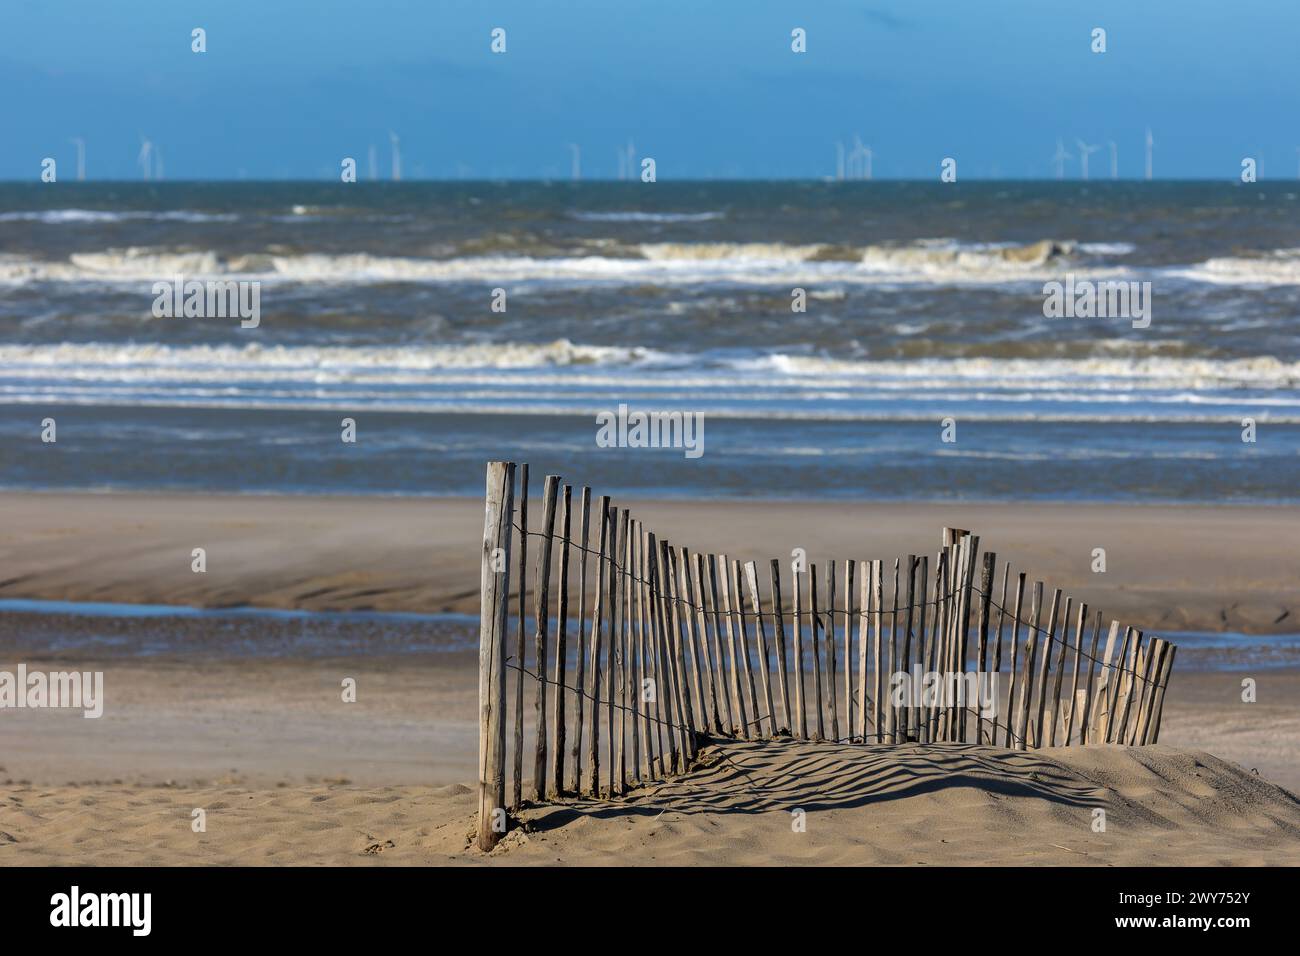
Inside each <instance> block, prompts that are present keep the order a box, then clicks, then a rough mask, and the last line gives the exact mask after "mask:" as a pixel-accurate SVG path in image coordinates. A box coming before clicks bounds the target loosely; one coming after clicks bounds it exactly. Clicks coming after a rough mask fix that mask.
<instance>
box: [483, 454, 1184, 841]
mask: <svg viewBox="0 0 1300 956" xmlns="http://www.w3.org/2000/svg"><path fill="white" fill-rule="evenodd" d="M540 512H541V514H540V520H539V521H538V523H537V524H536V525H533V526H530V524H529V522H530V520H537V519H536V518H535V517H533V516H535V515H536V511H534V512H533V514H532V515H530V509H529V500H528V466H527V465H520V466H516V465H515V464H514V463H513V462H500V461H497V462H490V463H489V464H488V466H487V506H486V515H485V520H484V527H483V571H482V614H481V621H480V642H479V720H480V726H479V824H478V845H479V846H480V847H481V848H482V849H484V850H488V849H491V848H492V847H493V846H494V845H495V844H496V842H497V840H498V839H500V837H501V836H502V835H503V834H504V833H505V830H506V823H507V819H508V816H507V811H508V810H509V809H510V808H514V807H518V806H520V805H521V804H522V803H523V802H524V799H525V797H527V798H528V799H531V800H536V801H541V800H545V799H547V798H548V797H551V796H565V795H568V796H574V795H582V794H587V795H592V796H617V795H620V794H623V793H625V792H627V791H628V790H629V789H630V787H632V786H636V785H640V784H641V783H643V782H645V781H647V780H651V779H655V778H659V777H663V776H665V775H667V774H670V773H675V772H681V771H683V770H684V769H686V767H687V766H688V765H689V764H690V762H691V760H692V759H693V758H694V756H695V754H696V753H697V751H698V750H699V748H700V747H701V745H702V743H703V742H704V741H705V740H706V739H707V738H708V737H709V736H715V737H735V738H742V739H752V738H756V737H772V736H793V737H797V738H800V739H805V740H819V741H830V742H836V743H861V744H897V743H909V742H918V743H933V742H938V741H957V742H968V743H982V744H988V745H1000V746H1004V747H1011V748H1015V749H1019V750H1025V749H1027V748H1033V747H1047V746H1067V747H1068V746H1071V745H1074V744H1085V743H1103V742H1104V743H1121V744H1129V745H1141V744H1147V743H1155V742H1156V741H1157V740H1158V739H1159V736H1160V716H1161V711H1162V709H1163V704H1164V696H1165V688H1166V686H1167V685H1168V679H1169V674H1170V672H1171V670H1172V668H1173V663H1174V655H1175V653H1176V651H1177V648H1176V646H1175V645H1173V644H1171V643H1169V642H1168V641H1165V640H1162V639H1160V638H1158V637H1150V638H1148V637H1147V636H1146V635H1144V634H1143V633H1142V632H1141V631H1140V630H1137V629H1136V628H1132V627H1126V628H1121V626H1120V624H1119V623H1118V622H1117V621H1112V622H1111V623H1110V626H1109V630H1108V632H1107V635H1106V640H1105V643H1104V645H1103V644H1102V642H1101V632H1102V620H1103V619H1102V615H1101V612H1100V611H1097V612H1095V613H1094V614H1092V615H1091V616H1090V609H1089V607H1088V605H1087V604H1084V603H1083V602H1075V601H1074V599H1073V598H1070V597H1066V598H1065V599H1064V603H1062V594H1061V591H1060V590H1059V589H1057V590H1055V591H1053V592H1052V595H1051V599H1050V602H1048V601H1045V600H1044V598H1045V591H1044V587H1043V584H1042V582H1035V583H1034V584H1033V586H1032V588H1030V589H1029V593H1028V595H1026V576H1025V575H1024V574H1023V573H1020V574H1013V573H1012V571H1011V568H1010V566H1009V565H1004V566H1003V568H1002V573H1001V575H998V574H997V573H996V572H997V556H996V555H995V554H994V553H991V552H989V553H985V554H983V555H982V556H981V555H980V553H979V545H980V539H979V536H978V535H974V534H971V533H970V532H968V531H965V530H962V529H957V528H945V529H944V530H943V535H942V542H941V547H940V548H939V550H938V551H937V552H936V554H935V555H934V560H933V562H931V560H930V556H929V555H919V556H918V555H907V556H906V557H905V558H902V559H896V560H894V561H893V564H892V570H891V568H890V567H889V566H888V565H886V564H885V563H882V562H881V561H878V560H876V561H852V560H850V561H844V562H840V563H838V564H837V562H835V561H828V562H826V564H825V565H824V566H823V567H822V568H821V569H819V568H818V567H817V565H816V564H807V565H806V567H805V566H801V564H800V563H796V562H790V566H789V567H788V568H786V569H784V570H788V571H789V574H790V578H789V580H788V583H785V582H783V581H782V573H783V565H784V564H786V562H784V561H782V560H777V559H773V560H772V561H771V562H770V566H769V568H768V569H767V574H766V575H764V576H763V577H764V578H765V579H766V583H767V590H766V593H764V583H765V582H764V580H760V574H759V568H758V566H757V565H756V564H755V563H754V562H752V561H749V562H745V563H742V562H740V561H738V560H734V559H730V558H728V557H727V556H726V555H715V554H693V553H691V552H690V551H688V550H687V549H686V548H683V547H677V546H673V545H670V544H669V542H667V541H661V540H659V539H658V538H656V536H655V535H654V533H653V532H650V531H648V530H646V529H645V528H644V527H643V526H642V524H641V522H640V521H638V520H636V519H635V518H634V517H632V516H631V515H630V514H629V513H628V511H627V510H626V509H620V508H618V507H616V506H615V505H614V504H612V503H611V501H610V499H609V498H608V497H602V498H600V499H598V500H596V501H595V502H593V500H592V496H591V489H590V488H583V489H581V491H580V493H579V495H578V497H577V500H576V501H575V498H574V489H573V488H571V487H570V486H569V485H563V486H561V483H560V479H559V477H557V476H555V475H548V476H547V477H546V479H545V482H544V483H543V488H542V499H541V502H540ZM530 558H531V559H532V560H533V562H534V563H533V566H532V587H531V598H532V602H531V603H532V607H531V615H530V614H529V611H530V608H529V606H528V605H529V601H528V598H529V591H530V589H529V587H528V580H529V577H528V576H529V561H530ZM557 570H558V574H557V573H556V572H557ZM512 572H513V573H514V574H516V575H517V578H512ZM575 572H576V575H575ZM575 576H576V578H577V581H576V587H575V582H574V580H573V579H574V577H575ZM977 578H978V583H977ZM512 580H513V583H514V586H515V590H514V592H513V593H512V591H511V586H512ZM1027 596H1028V601H1029V605H1028V613H1027V614H1026V613H1024V612H1025V610H1026V608H1025V601H1026V597H1027ZM575 597H576V603H574V598H575ZM512 619H513V623H514V625H515V626H514V628H513V635H512V634H511V631H512V627H511V624H512ZM530 631H531V635H530ZM1089 631H1091V634H1090V635H1089ZM530 636H531V640H530ZM530 645H531V648H532V653H531V655H530V654H529V646H530ZM1004 645H1005V646H1004ZM901 674H908V675H910V676H909V677H908V678H903V677H900V676H897V675H901ZM934 675H937V677H936V676H934ZM1067 675H1068V686H1067V684H1066V679H1067ZM511 676H513V695H511V693H510V691H511V681H510V680H509V678H510V677H511ZM896 686H899V687H902V688H903V689H904V690H906V689H907V688H909V687H910V688H911V690H912V691H913V692H912V693H910V694H904V695H901V696H900V693H899V692H898V691H896V690H895V687H896ZM927 686H928V687H929V688H930V690H929V692H926V687H927ZM918 688H920V693H917V692H916V691H917V689H918ZM939 691H943V692H942V693H939ZM511 696H513V702H514V706H513V708H511V707H510V706H509V705H510V698H511ZM529 698H530V699H531V706H530V701H529ZM1003 715H1005V716H1003ZM526 731H527V733H526ZM508 737H509V738H511V740H510V742H509V744H510V745H509V746H508V740H507V738H508ZM526 738H527V739H528V740H529V741H530V742H531V747H526V746H525V743H526ZM530 752H531V757H532V766H531V772H528V770H527V768H525V758H526V757H527V756H528V755H529V753H530ZM508 758H511V759H512V774H511V776H510V783H511V792H510V794H509V795H507V793H506V784H507V771H506V766H507V763H508V762H510V761H508Z"/></svg>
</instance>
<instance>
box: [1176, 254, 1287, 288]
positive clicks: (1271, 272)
mask: <svg viewBox="0 0 1300 956" xmlns="http://www.w3.org/2000/svg"><path fill="white" fill-rule="evenodd" d="M1169 274H1170V275H1174V276H1177V277H1179V278H1184V279H1192V280H1194V281H1197V282H1213V283H1218V284H1221V285H1300V249H1274V250H1272V251H1270V252H1265V253H1260V254H1259V255H1253V256H1224V257H1220V258H1216V259H1208V260H1206V261H1205V262H1202V263H1200V264H1199V265H1195V266H1190V267H1187V268H1179V269H1171V270H1169Z"/></svg>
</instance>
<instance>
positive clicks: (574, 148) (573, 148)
mask: <svg viewBox="0 0 1300 956" xmlns="http://www.w3.org/2000/svg"><path fill="white" fill-rule="evenodd" d="M569 151H570V152H571V153H572V154H573V166H572V172H573V181H574V182H575V183H576V182H577V181H578V180H580V179H582V147H581V146H579V145H578V144H577V143H570V144H569Z"/></svg>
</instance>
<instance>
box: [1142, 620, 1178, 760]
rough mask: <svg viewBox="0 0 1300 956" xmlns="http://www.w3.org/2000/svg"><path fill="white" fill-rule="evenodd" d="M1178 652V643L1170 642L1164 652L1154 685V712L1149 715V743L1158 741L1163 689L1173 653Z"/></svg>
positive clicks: (1171, 670)
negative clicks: (1163, 660)
mask: <svg viewBox="0 0 1300 956" xmlns="http://www.w3.org/2000/svg"><path fill="white" fill-rule="evenodd" d="M1177 653H1178V645H1177V644H1170V645H1169V650H1168V651H1166V652H1165V663H1164V667H1163V668H1161V671H1160V678H1159V680H1158V681H1157V686H1156V700H1155V712H1154V713H1153V714H1152V717H1151V734H1150V741H1149V742H1150V743H1153V744H1158V743H1160V717H1161V716H1162V715H1163V714H1164V710H1165V691H1166V690H1168V689H1169V676H1170V675H1171V674H1172V673H1173V671H1174V655H1175V654H1177Z"/></svg>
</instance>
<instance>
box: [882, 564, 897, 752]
mask: <svg viewBox="0 0 1300 956" xmlns="http://www.w3.org/2000/svg"><path fill="white" fill-rule="evenodd" d="M898 573H899V559H898V558H895V559H894V587H893V595H892V597H891V599H890V600H891V606H890V613H889V647H888V649H887V651H886V653H887V655H888V656H887V658H886V660H887V661H888V665H887V668H888V669H887V671H886V677H885V739H886V741H888V742H889V743H891V744H896V743H898V721H899V716H898V708H897V707H895V706H894V694H893V685H894V674H895V673H897V671H898V581H899V578H898Z"/></svg>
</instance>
